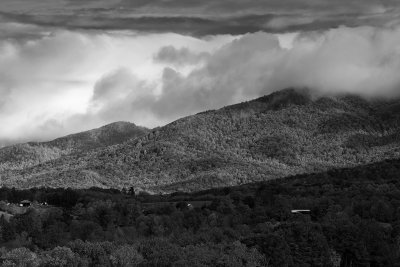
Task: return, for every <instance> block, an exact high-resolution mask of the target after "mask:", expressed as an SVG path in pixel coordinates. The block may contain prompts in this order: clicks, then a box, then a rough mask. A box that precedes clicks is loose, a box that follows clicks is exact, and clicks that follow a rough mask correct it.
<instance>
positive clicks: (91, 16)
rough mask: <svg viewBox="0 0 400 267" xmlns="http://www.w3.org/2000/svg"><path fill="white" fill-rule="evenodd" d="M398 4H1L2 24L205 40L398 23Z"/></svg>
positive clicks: (84, 0) (321, 0) (222, 0)
mask: <svg viewBox="0 0 400 267" xmlns="http://www.w3.org/2000/svg"><path fill="white" fill-rule="evenodd" d="M399 14H400V6H399V4H398V0H385V1H382V0H336V1H331V0H318V1H316V0H301V1H299V0H285V1H282V0H268V1H260V0H246V1H243V0H219V1H214V0H202V1H198V0H146V1H144V0H95V1H94V0H29V1H28V0H2V1H0V21H4V22H16V23H24V24H35V25H39V26H47V27H58V28H64V29H70V30H76V29H78V30H82V29H98V30H135V31H140V32H147V33H148V32H153V33H165V32H174V33H179V34H190V35H193V36H205V35H211V34H244V33H248V32H257V31H266V32H281V33H282V32H292V31H300V30H301V31H304V30H326V29H330V28H333V27H338V26H341V25H345V26H348V27H355V26H362V25H369V26H384V25H387V24H390V23H392V22H393V21H396V22H399V21H400V16H399Z"/></svg>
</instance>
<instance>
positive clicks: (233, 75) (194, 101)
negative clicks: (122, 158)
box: [0, 27, 400, 144]
mask: <svg viewBox="0 0 400 267" xmlns="http://www.w3.org/2000/svg"><path fill="white" fill-rule="evenodd" d="M18 29H21V27H19V28H18ZM39 32H40V31H39ZM18 34H19V35H21V34H23V33H21V30H20V32H19V33H18ZM40 34H41V35H40V36H39V37H36V38H31V39H29V38H28V39H26V38H24V40H23V41H18V40H14V39H12V38H11V39H10V38H7V39H3V40H2V41H0V98H1V99H0V124H1V125H3V127H2V130H1V131H0V144H1V142H2V140H3V142H4V140H13V141H11V142H16V141H26V140H31V139H35V140H46V139H51V138H54V137H57V136H61V135H64V134H68V133H72V132H77V131H81V130H86V129H89V128H93V127H97V126H101V125H103V124H106V123H110V122H113V121H117V120H128V121H132V122H135V123H136V124H138V125H144V126H148V127H154V126H158V125H163V124H165V123H167V122H170V121H172V120H174V119H177V118H179V117H182V116H185V115H190V114H193V113H196V112H199V111H203V110H207V109H214V108H219V107H222V106H225V105H229V104H233V103H236V102H240V101H244V100H248V99H251V98H255V97H258V96H261V95H264V94H268V93H270V92H273V91H276V90H280V89H283V88H286V87H309V88H313V89H315V90H317V91H318V92H321V93H324V94H332V93H337V92H343V93H344V92H351V93H356V94H361V95H365V96H398V95H399V93H400V75H398V74H399V73H400V27H391V28H374V27H357V28H347V27H341V28H337V29H331V30H328V31H324V32H311V33H301V34H286V35H276V34H269V33H263V32H258V33H254V34H247V35H244V36H230V35H221V36H209V37H204V38H201V39H199V38H194V37H189V36H183V35H178V34H135V33H131V32H102V31H98V32H96V31H66V30H63V31H60V30H55V31H52V32H50V33H49V34H46V35H44V36H43V35H42V32H40ZM4 126H5V127H4ZM8 142H9V141H8Z"/></svg>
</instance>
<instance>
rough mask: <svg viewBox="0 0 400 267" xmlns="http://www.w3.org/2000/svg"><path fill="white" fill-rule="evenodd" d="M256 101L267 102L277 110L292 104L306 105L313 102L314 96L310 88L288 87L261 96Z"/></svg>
mask: <svg viewBox="0 0 400 267" xmlns="http://www.w3.org/2000/svg"><path fill="white" fill-rule="evenodd" d="M254 101H257V102H263V103H266V104H268V105H269V108H270V109H273V110H276V109H281V108H284V107H287V106H290V105H306V104H308V103H310V102H312V98H311V92H310V90H309V89H305V88H300V89H296V88H287V89H283V90H280V91H276V92H274V93H272V94H269V95H266V96H263V97H260V98H258V99H255V100H254Z"/></svg>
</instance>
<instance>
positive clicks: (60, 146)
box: [0, 122, 148, 172]
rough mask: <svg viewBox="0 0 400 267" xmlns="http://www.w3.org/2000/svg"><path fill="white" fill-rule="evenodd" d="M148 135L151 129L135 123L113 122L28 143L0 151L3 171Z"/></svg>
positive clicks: (79, 153)
mask: <svg viewBox="0 0 400 267" xmlns="http://www.w3.org/2000/svg"><path fill="white" fill-rule="evenodd" d="M147 132H148V129H146V128H144V127H139V126H136V125H135V124H133V123H129V122H114V123H111V124H107V125H105V126H103V127H100V128H97V129H93V130H89V131H85V132H81V133H77V134H71V135H68V136H64V137H61V138H57V139H54V140H52V141H49V142H29V143H22V144H16V145H12V146H8V147H5V148H0V172H1V171H4V170H22V169H24V168H28V167H32V166H37V165H39V164H43V163H45V162H48V161H52V160H57V159H59V158H62V157H65V156H68V155H81V154H82V153H87V152H88V151H91V150H95V149H99V148H104V147H107V146H112V145H115V144H121V143H123V142H125V141H127V140H129V139H132V138H136V137H140V136H143V135H145V134H147Z"/></svg>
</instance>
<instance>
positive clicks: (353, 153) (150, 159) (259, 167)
mask: <svg viewBox="0 0 400 267" xmlns="http://www.w3.org/2000/svg"><path fill="white" fill-rule="evenodd" d="M399 107H400V102H399V101H398V100H390V101H389V100H376V99H375V100H366V99H363V98H360V97H356V96H350V95H344V96H335V97H322V98H321V97H320V98H318V97H314V96H312V95H310V94H309V93H308V92H307V91H298V90H283V91H279V92H276V93H273V94H271V95H268V96H265V97H261V98H258V99H255V100H253V101H249V102H245V103H240V104H237V105H233V106H228V107H225V108H222V109H219V110H211V111H207V112H203V113H199V114H196V115H193V116H189V117H186V118H182V119H180V120H177V121H175V122H172V123H170V124H168V125H166V126H163V127H160V128H156V129H152V130H149V131H147V132H140V131H139V132H140V133H141V135H139V136H137V137H136V138H135V137H132V138H131V139H129V140H127V141H125V142H123V143H118V142H116V143H114V145H111V146H105V147H100V148H98V149H91V150H87V151H84V152H81V153H73V154H68V155H64V156H62V157H59V158H56V159H53V160H50V161H46V162H42V163H38V164H36V165H32V166H28V167H25V168H20V169H12V168H8V167H6V165H4V164H3V165H2V166H3V169H2V170H0V176H1V183H2V185H3V186H8V187H16V188H30V187H40V186H49V187H54V188H57V187H71V188H90V187H100V188H119V189H122V188H123V187H131V186H134V187H135V188H137V189H140V188H141V189H145V190H147V191H152V192H156V193H158V192H163V193H168V192H175V191H197V190H204V189H209V188H216V187H223V186H232V185H238V184H245V183H251V182H257V181H265V180H269V179H274V178H281V177H286V176H289V175H295V174H301V173H312V172H322V171H326V170H329V169H331V168H341V167H352V166H357V165H363V164H367V163H372V162H378V161H381V160H384V159H391V158H399V157H400V136H399V127H400V116H399V115H398V114H399V113H398V112H397V110H398V109H399ZM0 151H1V150H0ZM7 158H12V157H11V156H10V155H8V156H7ZM0 162H1V157H0ZM20 163H21V162H19V161H17V166H20V165H18V164H20ZM0 165H1V163H0ZM7 166H8V165H7Z"/></svg>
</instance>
